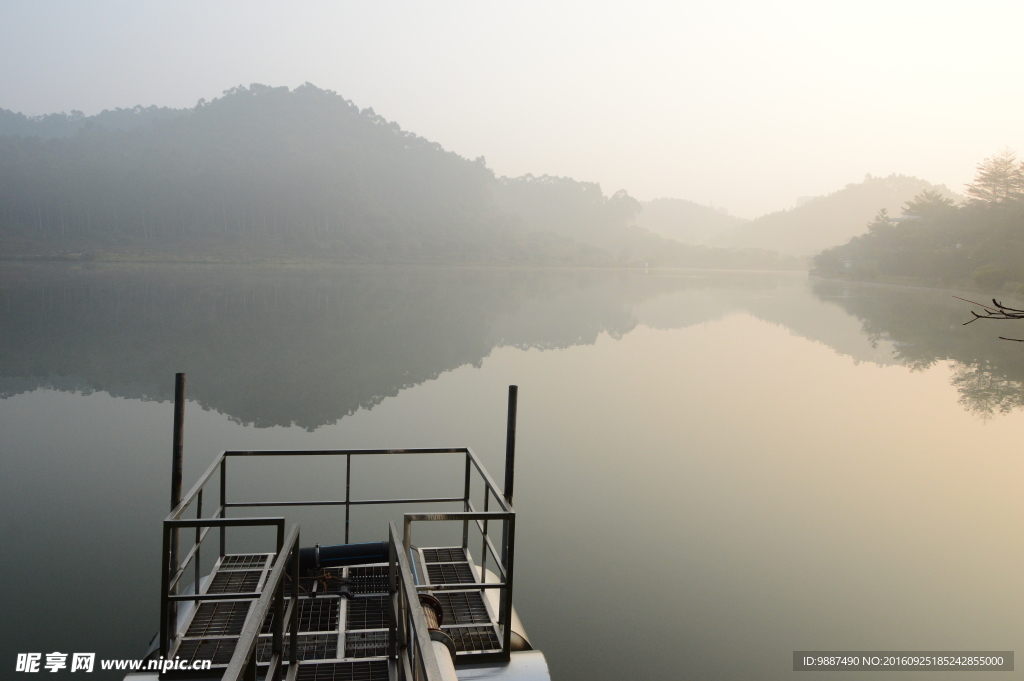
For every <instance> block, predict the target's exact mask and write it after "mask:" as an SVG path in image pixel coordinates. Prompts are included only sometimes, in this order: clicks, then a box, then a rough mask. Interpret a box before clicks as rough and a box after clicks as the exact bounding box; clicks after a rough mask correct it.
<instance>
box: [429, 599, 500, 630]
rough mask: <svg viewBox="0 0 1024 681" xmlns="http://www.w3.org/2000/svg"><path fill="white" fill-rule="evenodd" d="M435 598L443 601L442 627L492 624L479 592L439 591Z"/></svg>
mask: <svg viewBox="0 0 1024 681" xmlns="http://www.w3.org/2000/svg"><path fill="white" fill-rule="evenodd" d="M434 596H435V597H436V598H437V600H439V601H441V613H442V615H443V616H442V618H441V624H442V625H451V624H490V623H491V616H490V615H489V614H488V612H487V607H486V606H485V605H484V599H483V596H481V595H480V592H479V591H439V592H437V593H435V594H434Z"/></svg>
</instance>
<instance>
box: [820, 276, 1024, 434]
mask: <svg viewBox="0 0 1024 681" xmlns="http://www.w3.org/2000/svg"><path fill="white" fill-rule="evenodd" d="M812 290H813V292H814V294H815V295H816V296H817V297H818V298H820V299H821V300H823V301H830V302H832V303H834V304H835V305H837V306H838V307H839V308H841V309H842V310H844V311H845V312H847V313H849V314H851V315H853V316H855V317H856V318H857V319H859V320H860V321H861V324H862V329H863V333H864V335H865V336H866V337H867V338H868V339H869V340H870V341H871V342H872V343H876V344H880V343H887V344H889V345H890V346H891V348H892V350H891V355H892V357H893V359H894V360H895V361H896V362H898V363H899V364H902V365H904V366H907V367H910V368H911V369H925V368H928V367H930V366H932V365H933V364H935V363H936V362H940V361H947V360H948V361H949V362H951V364H952V367H953V372H954V373H953V379H952V380H953V385H955V386H956V388H957V390H958V391H959V392H960V403H961V404H963V405H964V407H965V408H966V409H968V410H970V411H972V412H974V413H976V414H979V415H982V416H986V415H991V414H993V413H995V412H1003V413H1005V412H1008V411H1010V410H1012V409H1015V408H1018V407H1022V406H1024V347H1022V346H1021V345H1020V344H1018V343H1011V342H1008V341H1003V340H999V338H998V336H1000V335H1004V336H1005V335H1013V334H1014V333H1017V334H1018V337H1020V334H1024V328H1021V327H1020V326H1019V325H1018V326H1017V327H1014V326H1013V324H1012V322H1002V323H1001V324H1002V325H1001V326H1000V325H998V324H1000V323H999V322H977V323H974V324H971V325H969V326H963V323H964V322H965V321H967V320H969V319H970V318H971V315H970V309H971V306H970V305H968V304H967V303H965V302H963V301H961V300H957V299H955V298H953V294H952V293H950V292H949V291H942V290H937V289H927V288H912V287H899V286H873V285H864V284H861V285H858V284H853V283H849V282H838V281H830V280H821V281H815V282H814V283H813V284H812ZM965 297H968V298H969V297H971V296H969V295H967V296H965Z"/></svg>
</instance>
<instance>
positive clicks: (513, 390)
mask: <svg viewBox="0 0 1024 681" xmlns="http://www.w3.org/2000/svg"><path fill="white" fill-rule="evenodd" d="M518 401H519V386H517V385H510V386H509V387H508V426H507V428H506V432H505V501H507V502H508V504H509V506H511V505H512V487H513V483H514V481H515V470H516V408H517V403H518Z"/></svg>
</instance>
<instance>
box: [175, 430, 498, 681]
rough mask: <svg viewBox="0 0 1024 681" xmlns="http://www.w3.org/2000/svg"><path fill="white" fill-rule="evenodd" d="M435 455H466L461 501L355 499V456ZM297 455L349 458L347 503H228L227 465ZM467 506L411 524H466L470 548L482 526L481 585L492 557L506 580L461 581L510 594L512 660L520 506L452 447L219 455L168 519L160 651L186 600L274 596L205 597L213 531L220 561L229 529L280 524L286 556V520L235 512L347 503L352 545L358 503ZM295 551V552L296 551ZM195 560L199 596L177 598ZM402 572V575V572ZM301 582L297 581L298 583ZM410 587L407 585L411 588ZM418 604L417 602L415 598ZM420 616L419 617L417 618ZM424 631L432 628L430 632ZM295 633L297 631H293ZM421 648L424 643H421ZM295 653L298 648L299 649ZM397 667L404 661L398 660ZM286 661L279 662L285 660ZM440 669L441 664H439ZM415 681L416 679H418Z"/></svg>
mask: <svg viewBox="0 0 1024 681" xmlns="http://www.w3.org/2000/svg"><path fill="white" fill-rule="evenodd" d="M402 454H405V455H408V454H414V455H419V454H423V455H428V454H462V455H464V456H465V475H464V490H463V496H461V497H434V498H413V499H408V498H403V499H354V498H352V493H351V486H352V475H351V465H352V457H353V456H374V455H402ZM282 456H283V457H292V456H344V457H345V459H346V461H345V468H346V471H345V499H344V500H340V499H336V500H323V501H232V502H228V500H227V460H228V459H229V458H233V457H282ZM474 469H475V470H476V472H477V475H478V476H479V478H480V480H481V481H482V482H483V487H484V489H483V493H484V509H483V511H479V510H477V509H476V508H475V507H474V505H473V502H472V501H471V499H470V492H471V480H472V478H473V476H472V475H471V474H472V471H473V470H474ZM218 471H219V476H218V477H219V488H220V489H219V492H220V499H219V503H217V504H216V505H215V507H214V508H213V509H212V511H210V512H211V513H212V517H208V518H203V517H201V516H202V515H203V513H202V512H203V510H204V509H203V490H204V489H205V487H206V486H207V485H208V484H209V483H210V481H211V480H212V479H213V478H214V473H217V472H218ZM459 502H461V503H462V506H463V509H464V510H463V512H461V513H449V514H436V513H435V514H411V519H410V515H407V516H406V521H405V522H406V527H405V531H406V533H408V531H409V523H410V522H411V521H412V520H442V519H443V520H458V521H462V523H463V531H462V535H463V538H462V545H463V547H464V548H466V549H468V540H469V537H468V530H469V524H470V523H471V522H475V523H476V526H477V529H478V530H479V531H480V533H481V535H482V536H483V546H482V549H481V551H482V554H483V555H482V563H481V565H480V567H481V581H483V582H486V565H487V562H488V558H489V557H493V560H494V564H495V565H496V570H497V572H498V573H499V579H500V580H503V581H498V582H493V583H481V584H461V585H459V588H461V589H465V588H467V587H469V588H480V589H495V588H497V589H501V590H502V595H503V598H502V603H501V608H500V610H501V614H500V616H499V624H500V625H502V630H503V642H502V653H501V656H502V657H504V658H505V659H508V655H509V653H510V650H511V648H510V638H509V637H510V627H509V623H510V622H511V591H512V562H513V560H512V556H513V551H512V546H513V543H514V527H515V511H514V510H513V508H512V505H511V503H509V502H508V501H507V500H506V499H505V497H504V494H503V493H502V492H501V491H500V490H499V488H498V486H497V485H496V484H495V482H494V480H493V479H492V478H491V476H490V474H489V473H488V472H487V470H486V469H485V468H484V466H483V464H482V463H481V462H480V459H479V458H478V457H477V455H476V454H475V453H474V452H473V450H472V449H470V448H468V447H445V448H415V449H336V450H308V451H303V450H262V451H224V452H221V453H220V454H218V455H217V456H216V457H215V458H214V460H213V462H212V463H211V464H210V466H209V467H208V468H207V469H206V471H204V473H203V474H202V475H201V476H200V477H199V479H198V480H197V481H196V483H195V484H194V485H193V486H192V488H191V489H190V490H189V492H188V493H187V494H186V495H185V496H184V497H183V498H182V499H181V502H180V503H178V504H177V506H175V508H174V510H172V511H171V513H170V514H169V515H168V516H167V518H166V520H165V521H164V547H163V549H164V552H163V556H164V560H163V565H164V570H163V579H162V582H163V583H162V593H161V604H160V605H161V613H160V614H161V626H160V643H161V647H160V652H161V653H162V654H163V655H165V656H166V655H168V654H169V652H170V648H171V646H172V645H173V643H174V640H175V639H176V637H177V631H176V627H177V617H176V614H175V611H176V607H177V606H176V603H177V602H178V601H193V602H195V603H196V607H198V605H199V602H200V601H207V600H224V599H238V598H253V599H255V598H259V599H262V598H263V597H264V596H265V595H266V594H267V593H268V592H269V591H268V587H264V590H263V592H262V593H256V592H253V593H234V594H200V593H199V590H200V589H199V585H200V584H199V579H200V575H199V556H200V552H199V551H200V545H201V544H202V542H203V540H204V539H205V538H206V536H207V534H208V533H209V530H210V529H211V528H218V529H219V530H220V556H221V557H223V556H224V555H225V554H226V538H225V537H226V530H227V528H228V527H236V526H260V525H265V526H266V525H273V526H277V528H278V532H277V534H278V537H277V539H278V541H277V547H278V552H277V556H278V558H277V559H276V560H275V563H274V564H275V565H277V562H279V560H280V556H281V554H282V551H283V549H282V546H283V545H284V526H285V520H284V518H281V517H267V518H245V517H239V518H227V517H226V516H227V513H228V509H229V508H259V507H292V506H342V505H343V506H345V543H348V541H349V522H350V521H349V517H350V511H351V507H352V506H365V505H380V504H409V503H422V504H428V503H429V504H433V503H459ZM193 504H195V514H196V517H195V518H194V519H193V518H188V519H187V518H184V517H183V516H184V514H185V512H186V511H187V510H188V509H189V508H190V507H192V506H193ZM491 504H494V505H496V506H497V508H498V510H494V511H492V510H489V508H488V506H489V505H491ZM488 521H498V522H502V523H503V525H504V528H505V533H503V537H502V542H501V546H500V547H495V545H494V543H493V542H492V541H491V538H490V535H489V533H488ZM182 528H195V535H196V537H195V544H194V545H193V546H192V548H191V550H190V551H188V552H187V554H186V555H185V558H184V560H183V561H182V562H181V563H180V565H179V564H172V563H177V562H178V558H177V556H176V553H177V542H175V541H173V540H172V536H176V533H178V532H179V531H180V529H182ZM394 528H395V525H394V523H392V524H391V528H390V530H389V531H390V532H392V533H394ZM395 539H396V540H397V541H398V543H399V544H400V545H401V546H403V547H408V546H409V545H410V538H409V535H408V534H403V536H402V538H398V537H397V535H396V536H395ZM289 550H290V549H289ZM405 550H407V549H403V551H401V552H399V553H400V555H401V557H402V559H401V560H398V559H396V560H398V562H397V563H396V564H395V565H396V569H398V566H399V564H401V563H403V562H405V563H406V567H407V568H409V565H408V556H407V555H406V554H405V552H404V551H405ZM190 562H194V564H195V570H196V577H195V589H194V593H193V594H177V593H172V591H174V592H176V591H177V587H178V584H179V582H180V579H181V577H182V575H183V574H184V573H185V570H186V568H187V567H188V565H189V563H190ZM399 572H401V571H400V570H399ZM411 575H412V572H411V568H410V571H409V574H408V576H407V577H403V583H404V584H406V585H407V586H408V589H409V590H410V591H411V593H413V594H415V593H417V592H418V591H419V590H422V589H421V588H420V587H418V586H417V585H416V583H415V581H414V580H413V579H412V576H411ZM296 584H297V581H296ZM403 588H405V587H403ZM432 588H433V590H448V589H450V588H455V587H450V586H448V585H435V586H434V587H432ZM413 602H417V601H416V600H415V599H413ZM412 610H414V611H416V612H418V613H419V616H420V617H422V612H419V606H418V604H417V607H416V608H412ZM413 617H414V619H415V616H413ZM424 631H426V630H425V629H424ZM293 635H294V632H293ZM417 645H418V644H417ZM427 650H428V651H430V650H432V649H431V648H430V646H427ZM293 651H294V647H293ZM418 654H419V653H416V652H415V650H413V652H412V655H413V658H414V659H418V658H417V655H418ZM422 655H432V652H425V653H422ZM395 661H396V662H397V658H395ZM278 662H279V660H278ZM435 666H436V665H435ZM410 681H411V679H410Z"/></svg>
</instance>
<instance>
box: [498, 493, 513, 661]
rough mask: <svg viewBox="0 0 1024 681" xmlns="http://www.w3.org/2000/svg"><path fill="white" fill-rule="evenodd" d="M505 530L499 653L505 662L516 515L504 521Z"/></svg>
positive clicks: (509, 637) (509, 634)
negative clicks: (505, 548)
mask: <svg viewBox="0 0 1024 681" xmlns="http://www.w3.org/2000/svg"><path fill="white" fill-rule="evenodd" d="M505 529H506V531H507V532H508V544H507V546H508V554H507V555H506V556H505V560H504V561H502V562H504V563H505V588H504V589H502V590H501V591H502V601H501V619H502V620H503V622H502V630H501V633H502V642H501V652H502V654H503V655H504V656H505V660H506V661H507V660H510V659H511V658H512V582H513V575H514V574H515V544H516V515H515V513H512V514H511V516H510V517H509V519H508V520H506V521H505Z"/></svg>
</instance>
